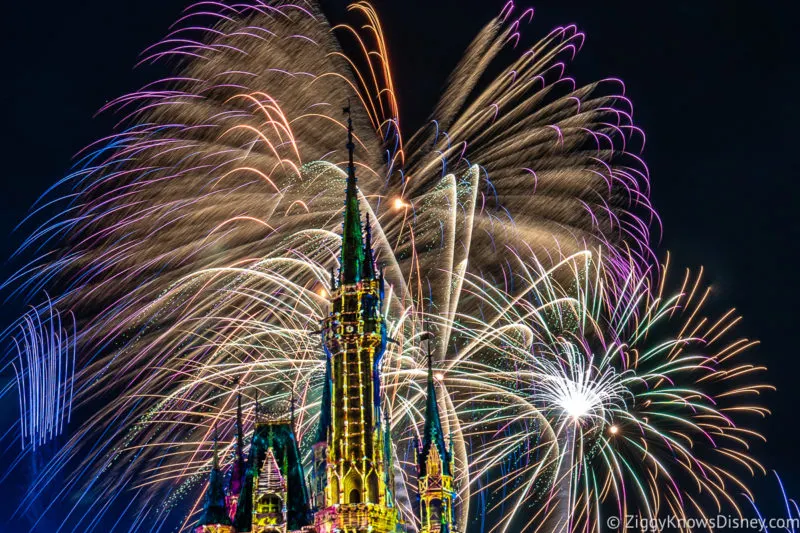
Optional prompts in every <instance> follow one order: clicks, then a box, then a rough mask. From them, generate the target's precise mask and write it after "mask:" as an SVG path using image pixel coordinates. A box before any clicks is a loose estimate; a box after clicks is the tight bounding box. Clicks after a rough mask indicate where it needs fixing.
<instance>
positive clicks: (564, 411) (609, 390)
mask: <svg viewBox="0 0 800 533" xmlns="http://www.w3.org/2000/svg"><path fill="white" fill-rule="evenodd" d="M520 261H521V262H522V263H523V264H524V261H523V260H522V259H520ZM528 264H531V265H533V266H530V267H527V268H523V269H520V271H525V272H527V275H526V276H520V277H519V278H518V279H517V280H515V283H514V290H513V291H511V292H509V291H505V290H500V289H498V288H496V287H492V286H487V285H486V284H485V282H484V281H483V280H473V281H472V282H471V285H472V286H473V287H474V290H472V291H471V292H472V296H473V297H474V298H476V299H477V300H479V303H476V306H477V307H478V308H480V309H482V311H483V314H482V315H481V316H480V317H474V316H462V317H459V320H458V324H457V325H456V326H455V327H456V328H457V329H458V332H459V335H458V336H460V337H461V338H463V339H464V340H463V343H462V346H460V347H458V349H457V350H454V351H456V352H457V353H459V358H458V359H455V360H454V361H453V362H452V363H451V368H450V370H449V371H448V375H450V376H451V377H452V382H451V388H453V389H454V390H458V389H459V387H460V386H463V387H464V388H465V392H464V394H468V392H466V391H469V390H473V391H475V390H478V391H479V394H478V395H477V396H472V397H471V398H470V400H469V404H467V403H465V405H463V406H459V405H456V410H458V411H466V412H467V413H469V412H470V411H471V412H472V415H467V416H470V419H471V421H470V422H468V423H467V422H465V425H464V427H465V428H466V429H465V431H466V433H467V436H468V437H467V440H468V441H475V442H476V443H477V444H476V445H475V446H476V447H478V448H480V453H477V454H476V456H475V457H474V458H473V459H472V461H473V467H474V471H473V474H472V477H473V479H475V480H478V479H481V478H483V479H486V480H489V484H488V486H487V487H486V488H487V489H488V490H489V492H490V493H492V494H493V496H494V501H493V502H492V503H493V506H494V510H495V512H496V515H495V516H498V517H499V519H498V522H497V525H496V526H495V529H496V530H501V531H507V530H509V528H511V529H515V530H516V529H517V528H519V529H522V530H531V531H533V530H542V531H544V530H547V531H578V530H597V531H600V530H601V529H602V527H604V524H605V522H604V521H603V520H602V517H604V516H607V515H608V514H611V515H612V516H613V515H614V514H616V515H617V516H619V517H620V518H621V519H622V518H623V517H625V516H626V515H628V514H631V512H632V511H635V512H637V513H639V514H640V515H642V516H646V517H657V516H659V515H661V514H664V513H669V514H671V515H675V516H678V517H687V516H701V517H704V516H706V515H707V513H708V512H710V511H711V510H714V509H716V510H721V509H723V508H728V509H733V510H734V511H735V512H737V513H738V512H739V507H738V505H737V503H736V501H735V500H734V497H733V496H732V494H735V493H738V492H745V493H746V494H751V493H750V491H749V489H748V482H747V481H746V476H747V475H752V474H755V473H756V472H758V471H762V472H763V468H762V467H761V465H760V464H759V463H758V462H757V461H756V460H755V459H754V458H753V456H752V454H751V451H750V449H751V445H752V443H753V442H754V441H758V440H762V437H761V436H760V435H759V434H758V433H757V432H756V431H755V430H753V429H752V427H751V426H752V421H753V417H756V418H759V417H763V416H765V415H766V414H767V413H768V411H767V410H766V409H765V408H764V407H762V406H761V405H759V402H758V397H759V395H760V394H761V392H763V391H765V390H769V389H772V387H771V386H769V385H766V384H761V383H758V382H757V381H754V379H755V378H756V377H757V375H758V374H759V373H761V372H762V371H763V370H764V368H763V367H759V366H756V365H752V364H749V363H747V362H745V361H742V360H741V359H742V352H744V351H745V350H747V349H748V348H749V347H751V346H752V345H754V344H755V342H753V341H748V340H747V339H737V338H732V328H733V326H734V325H735V324H736V323H737V322H738V321H739V319H738V317H736V315H735V314H734V312H733V311H729V312H728V313H725V314H724V315H723V316H722V317H721V318H719V319H711V318H709V317H707V316H705V314H704V306H705V304H706V302H707V299H708V296H709V290H708V289H705V288H704V287H703V284H702V280H701V276H702V272H701V274H700V275H698V276H697V277H693V276H692V275H691V274H690V273H689V272H687V274H686V277H685V278H684V280H683V285H682V287H681V289H680V290H679V291H678V292H677V293H675V294H669V293H667V292H665V286H666V285H665V284H666V272H667V270H668V268H667V267H666V266H665V267H664V275H663V276H662V277H660V279H659V281H658V283H657V284H656V285H652V284H651V282H650V281H649V278H647V277H644V278H637V277H636V276H631V277H630V278H628V279H627V280H625V281H624V282H621V283H618V282H617V281H615V279H614V277H613V276H608V275H604V274H603V272H602V266H600V265H602V264H603V262H602V261H597V260H594V259H593V258H592V254H591V253H589V252H587V253H584V254H581V255H578V256H573V257H570V258H568V259H566V260H564V262H563V263H562V265H561V266H560V267H556V269H555V270H554V269H546V268H544V267H542V266H541V265H537V264H535V262H534V260H533V259H531V260H529V261H528ZM559 268H563V269H566V270H568V271H569V272H571V273H572V277H571V279H572V283H571V284H564V283H563V282H561V281H558V280H560V279H564V278H562V277H561V276H559V275H556V272H555V271H556V270H558V269H559ZM609 295H610V296H612V297H611V298H609V297H608V296H609ZM478 383H480V385H477V384H478ZM467 405H471V406H472V407H467ZM476 405H477V407H476ZM532 506H533V507H532ZM529 508H532V509H533V511H531V512H530V513H524V512H523V511H524V510H526V509H529Z"/></svg>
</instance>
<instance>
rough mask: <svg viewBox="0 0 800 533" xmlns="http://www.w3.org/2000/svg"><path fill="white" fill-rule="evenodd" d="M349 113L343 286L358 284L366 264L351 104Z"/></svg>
mask: <svg viewBox="0 0 800 533" xmlns="http://www.w3.org/2000/svg"><path fill="white" fill-rule="evenodd" d="M344 111H345V113H347V153H348V165H347V189H346V190H345V201H344V227H343V229H342V260H341V265H342V267H341V282H342V283H343V284H353V283H358V282H359V280H360V279H361V268H362V264H363V263H364V249H363V242H362V235H361V209H360V207H359V202H358V187H357V186H356V181H357V180H356V167H355V162H354V152H355V149H356V145H355V143H354V142H353V117H352V115H351V114H350V103H349V101H348V104H347V107H346V108H344Z"/></svg>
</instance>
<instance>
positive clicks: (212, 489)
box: [195, 426, 233, 533]
mask: <svg viewBox="0 0 800 533" xmlns="http://www.w3.org/2000/svg"><path fill="white" fill-rule="evenodd" d="M231 531H233V529H232V528H231V519H230V517H229V516H228V510H227V508H226V506H225V487H224V481H223V478H222V472H221V471H220V468H219V457H218V454H217V428H216V426H214V458H213V460H212V463H211V472H210V473H209V476H208V487H207V488H206V497H205V501H204V502H203V512H202V513H201V514H200V520H198V521H197V527H196V528H195V533H230V532H231Z"/></svg>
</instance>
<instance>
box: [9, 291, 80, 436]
mask: <svg viewBox="0 0 800 533" xmlns="http://www.w3.org/2000/svg"><path fill="white" fill-rule="evenodd" d="M48 303H49V302H48ZM74 330H75V326H74V323H73V324H72V331H70V329H69V328H68V326H67V325H65V324H63V323H62V320H61V315H60V314H59V312H58V311H57V310H55V309H54V308H53V307H51V306H49V305H48V306H47V307H45V308H44V309H42V310H32V311H31V312H29V313H28V314H26V315H25V316H24V317H23V320H22V323H21V324H20V328H19V331H18V333H17V335H16V336H15V337H13V342H14V346H15V348H16V351H17V354H18V360H17V362H15V363H12V364H13V366H14V373H15V374H16V378H17V391H18V394H19V411H20V433H19V437H20V440H21V444H22V448H23V450H24V449H25V446H26V443H27V445H28V446H30V448H31V449H32V450H34V451H35V450H36V448H37V447H38V446H42V445H43V444H45V443H46V442H48V441H50V440H51V439H53V438H54V437H56V436H58V435H60V434H61V433H62V432H63V431H64V425H65V424H66V423H68V422H69V420H70V416H71V414H72V396H73V386H74V378H75V376H74V374H75V344H74V337H75V331H74Z"/></svg>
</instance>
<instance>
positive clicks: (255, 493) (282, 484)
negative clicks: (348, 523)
mask: <svg viewBox="0 0 800 533" xmlns="http://www.w3.org/2000/svg"><path fill="white" fill-rule="evenodd" d="M255 418H256V423H255V427H254V429H253V437H252V439H251V441H250V453H249V454H248V457H247V470H246V475H245V481H244V484H243V486H242V492H241V494H240V495H239V503H238V509H237V512H236V518H235V520H234V526H235V528H236V533H245V532H253V533H275V532H278V531H280V532H286V531H299V530H301V529H303V528H307V526H309V525H310V524H311V516H310V514H311V513H310V511H311V509H310V507H309V498H308V489H307V487H306V480H305V474H304V472H303V463H302V458H301V456H300V448H299V446H298V443H297V438H296V436H295V433H294V423H293V418H294V417H293V416H291V417H290V418H289V419H288V420H287V419H285V418H282V419H275V420H269V419H267V416H266V415H265V414H263V413H261V411H260V409H259V408H258V404H256V417H255ZM279 508H280V510H278V509H279ZM304 531H305V530H304Z"/></svg>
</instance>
